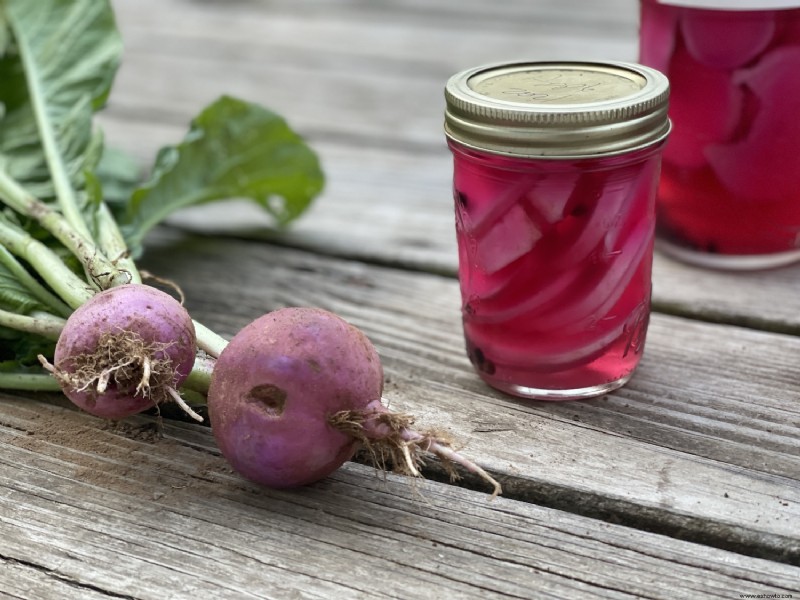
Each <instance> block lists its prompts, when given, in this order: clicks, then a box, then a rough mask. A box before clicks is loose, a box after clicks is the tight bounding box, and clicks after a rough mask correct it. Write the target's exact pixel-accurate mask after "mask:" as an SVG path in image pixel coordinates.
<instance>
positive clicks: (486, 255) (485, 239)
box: [475, 205, 542, 273]
mask: <svg viewBox="0 0 800 600" xmlns="http://www.w3.org/2000/svg"><path fill="white" fill-rule="evenodd" d="M541 237H542V233H541V231H539V230H538V229H537V228H536V225H534V224H533V222H531V220H530V219H529V218H528V216H527V215H526V214H525V210H524V209H523V208H522V207H521V206H520V205H514V206H512V207H511V208H510V209H508V211H507V212H506V213H505V214H504V215H503V216H502V217H501V218H500V219H499V220H498V221H496V222H495V223H494V225H493V226H492V228H491V229H490V230H489V231H488V232H487V233H485V234H484V235H482V236H481V237H480V239H478V240H476V241H477V243H476V250H475V261H476V265H477V267H478V268H479V269H481V270H483V271H484V272H486V273H494V272H496V271H499V270H500V269H502V268H503V267H506V266H508V265H510V264H511V263H512V262H514V261H515V260H517V259H518V258H520V257H521V256H524V255H525V254H527V253H528V252H530V251H531V249H532V248H533V246H534V245H535V244H536V242H537V241H538V240H539V239H540V238H541Z"/></svg>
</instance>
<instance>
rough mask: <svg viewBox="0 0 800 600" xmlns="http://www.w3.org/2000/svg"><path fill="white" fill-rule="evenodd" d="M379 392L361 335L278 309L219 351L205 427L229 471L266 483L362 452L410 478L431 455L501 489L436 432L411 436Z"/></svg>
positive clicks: (322, 318) (305, 475)
mask: <svg viewBox="0 0 800 600" xmlns="http://www.w3.org/2000/svg"><path fill="white" fill-rule="evenodd" d="M382 391H383V368H382V366H381V362H380V358H379V356H378V353H377V351H376V350H375V348H374V346H373V345H372V343H371V342H370V341H369V339H368V338H367V337H366V336H365V335H364V334H363V333H362V332H361V331H360V330H358V329H357V328H356V327H354V326H353V325H351V324H350V323H348V322H347V321H345V320H344V319H342V318H340V317H338V316H337V315H335V314H333V313H330V312H328V311H325V310H321V309H315V308H284V309H280V310H276V311H273V312H271V313H268V314H266V315H264V316H262V317H260V318H259V319H256V320H255V321H253V322H252V323H250V324H249V325H247V326H246V327H244V328H243V329H242V330H241V331H240V332H239V333H237V334H236V335H235V336H234V337H233V339H232V340H231V341H230V343H229V344H228V346H227V347H226V348H225V349H224V350H223V351H222V353H221V354H220V356H219V359H218V360H217V364H216V366H215V367H214V372H213V374H212V377H211V386H210V388H209V392H208V408H209V414H210V419H211V430H212V432H213V434H214V438H215V439H216V441H217V444H218V445H219V447H220V450H221V451H222V454H223V456H224V457H225V458H226V459H227V460H228V462H229V463H230V464H231V466H232V467H233V468H234V469H235V470H236V471H237V472H239V473H240V474H241V475H243V476H244V477H246V478H248V479H250V480H252V481H255V482H257V483H259V484H262V485H265V486H268V487H273V488H289V487H296V486H302V485H307V484H310V483H313V482H315V481H318V480H320V479H322V478H324V477H326V476H328V475H329V474H331V473H333V472H334V471H335V470H336V469H338V468H339V467H340V466H341V465H342V464H343V463H344V462H345V461H347V460H348V459H350V458H351V457H352V456H353V454H354V453H355V451H356V449H357V448H358V447H359V446H364V447H366V449H368V450H370V451H371V452H372V453H373V455H374V456H376V457H378V458H379V459H380V458H381V457H386V456H388V457H389V458H390V459H391V461H392V462H393V464H394V466H395V468H396V469H397V470H399V471H400V472H404V473H407V474H411V475H419V472H418V460H419V459H418V455H420V454H421V453H424V452H429V453H432V454H435V455H437V456H439V457H440V458H441V459H442V461H443V463H444V464H445V466H448V465H449V466H451V468H452V463H459V464H461V465H462V466H464V467H466V468H467V469H469V470H470V471H472V472H474V473H477V474H478V475H480V476H481V477H483V478H484V479H485V480H486V481H488V482H489V483H491V485H492V486H493V488H494V493H495V494H498V493H500V486H499V485H498V484H497V482H496V481H494V479H492V478H491V477H490V476H489V475H488V474H487V473H486V472H485V471H483V469H481V468H480V467H478V466H476V465H474V464H472V463H471V462H469V461H468V460H466V459H464V458H463V457H461V456H460V455H458V454H457V453H455V452H454V451H453V450H452V449H451V448H450V446H449V444H448V441H447V440H445V439H443V438H442V437H441V436H440V434H437V433H435V432H431V433H418V432H416V431H413V430H412V429H411V428H410V427H411V424H412V422H413V419H412V418H411V417H410V416H409V415H405V414H398V413H392V412H390V411H389V410H388V409H387V408H386V407H385V406H384V405H383V404H382V403H381V393H382ZM379 462H381V461H380V460H379Z"/></svg>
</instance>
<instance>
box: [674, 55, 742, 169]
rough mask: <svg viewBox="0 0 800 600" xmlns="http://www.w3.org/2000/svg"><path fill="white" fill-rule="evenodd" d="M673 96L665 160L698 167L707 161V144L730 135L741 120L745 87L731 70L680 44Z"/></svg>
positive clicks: (675, 60) (675, 67)
mask: <svg viewBox="0 0 800 600" xmlns="http://www.w3.org/2000/svg"><path fill="white" fill-rule="evenodd" d="M669 77H670V82H671V84H672V87H673V89H674V90H677V91H676V93H674V94H672V96H671V98H670V118H672V120H673V123H674V128H673V130H672V133H671V134H670V139H669V142H668V143H667V147H666V149H665V150H664V160H665V161H667V162H670V163H672V164H675V165H678V166H682V167H687V168H698V167H702V166H704V165H705V164H706V156H705V149H706V146H707V145H708V144H711V143H715V142H724V141H728V140H729V139H731V137H732V136H733V133H734V132H735V131H736V128H737V126H738V124H739V119H740V116H741V112H742V107H743V105H744V91H743V90H742V88H741V87H739V86H737V85H735V84H734V83H733V81H732V80H731V76H730V74H729V73H726V72H725V71H718V70H716V69H711V68H709V67H706V66H704V65H702V64H699V63H698V62H696V61H695V60H694V59H693V58H692V57H691V56H690V55H689V53H688V52H687V51H686V50H685V49H684V48H680V49H678V51H677V52H676V53H675V55H674V56H673V57H672V63H671V65H670V70H669Z"/></svg>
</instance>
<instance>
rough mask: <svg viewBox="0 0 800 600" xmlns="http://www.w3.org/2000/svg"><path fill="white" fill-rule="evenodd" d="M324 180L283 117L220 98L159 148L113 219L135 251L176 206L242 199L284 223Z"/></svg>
mask: <svg viewBox="0 0 800 600" xmlns="http://www.w3.org/2000/svg"><path fill="white" fill-rule="evenodd" d="M322 186H323V175H322V171H321V169H320V164H319V159H318V158H317V156H316V154H315V153H314V152H313V151H312V150H311V149H310V148H309V147H308V146H307V145H306V143H305V142H304V141H303V140H302V138H300V136H299V135H297V134H296V133H295V132H294V131H293V130H292V129H291V128H290V127H289V126H288V125H287V124H286V122H285V121H284V120H283V119H282V118H281V117H279V116H278V115H276V114H275V113H273V112H271V111H269V110H267V109H265V108H263V107H260V106H258V105H256V104H252V103H249V102H245V101H243V100H238V99H236V98H232V97H229V96H223V97H221V98H220V99H219V100H217V101H216V102H214V103H212V104H211V105H210V106H208V107H207V108H206V109H205V110H203V112H202V113H201V114H200V115H199V116H198V117H197V118H195V119H194V120H193V121H192V124H191V128H190V130H189V133H188V134H187V135H186V137H185V138H184V140H183V142H182V143H181V144H179V145H177V146H169V147H166V148H163V149H162V150H161V151H160V152H159V154H158V157H157V158H156V164H155V167H154V169H153V172H152V176H151V178H150V180H149V181H148V182H147V183H146V184H145V185H143V186H142V187H141V188H139V189H137V190H136V191H135V192H134V194H133V197H132V199H131V203H130V205H129V207H128V210H127V212H126V213H125V214H124V215H120V216H119V220H120V222H121V226H122V230H123V232H124V233H125V235H126V238H127V239H128V243H129V245H130V247H131V249H132V250H134V251H137V250H138V249H139V248H140V245H141V242H142V239H143V238H144V235H145V234H146V233H147V232H148V231H149V230H150V229H151V228H152V227H153V226H155V225H156V224H158V223H159V222H160V221H162V220H163V219H164V218H165V217H166V216H167V215H169V214H171V213H172V212H173V211H175V210H177V209H179V208H184V207H187V206H192V205H196V204H202V203H205V202H211V201H213V200H224V199H230V198H247V199H250V200H253V201H255V202H257V203H258V204H260V205H261V206H263V207H264V208H265V209H266V210H267V211H268V212H269V213H270V214H271V215H272V216H273V217H274V218H275V221H276V224H277V225H278V226H284V225H286V224H287V223H289V222H290V221H291V220H292V219H294V218H296V217H297V216H299V215H300V214H301V213H302V212H303V211H304V210H305V209H306V208H307V207H308V205H309V204H310V203H311V201H312V200H313V198H314V197H315V196H316V195H317V194H319V192H320V191H321V190H322Z"/></svg>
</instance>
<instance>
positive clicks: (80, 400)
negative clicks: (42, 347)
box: [40, 284, 196, 419]
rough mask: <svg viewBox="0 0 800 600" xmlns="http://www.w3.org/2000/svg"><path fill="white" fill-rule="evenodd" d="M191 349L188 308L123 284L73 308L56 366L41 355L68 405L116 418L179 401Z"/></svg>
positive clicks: (190, 362)
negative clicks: (166, 402)
mask: <svg viewBox="0 0 800 600" xmlns="http://www.w3.org/2000/svg"><path fill="white" fill-rule="evenodd" d="M195 353H196V345H195V331H194V326H193V324H192V319H191V317H190V316H189V313H188V312H186V309H184V308H183V306H182V305H181V304H180V303H179V302H178V301H176V300H175V299H173V298H172V297H171V296H169V295H168V294H165V293H164V292H161V291H159V290H157V289H155V288H152V287H150V286H146V285H138V284H128V285H122V286H119V287H114V288H111V289H108V290H106V291H104V292H100V293H98V294H96V295H95V296H93V297H92V298H91V299H90V300H89V301H87V302H86V303H85V304H83V305H82V306H81V307H79V308H78V309H77V310H76V311H75V312H74V313H72V315H71V316H70V317H69V318H68V319H67V322H66V324H65V325H64V329H63V331H62V332H61V336H60V337H59V340H58V343H57V345H56V349H55V354H54V365H50V364H49V363H48V362H47V361H46V359H45V358H44V357H40V361H42V364H43V365H44V366H45V367H46V368H48V369H49V370H50V371H51V372H52V373H53V375H54V376H55V377H56V379H57V380H58V381H59V383H60V385H61V388H62V390H63V392H64V394H65V395H66V396H67V397H68V398H69V399H70V400H71V401H72V402H73V403H74V404H76V405H77V406H79V407H80V408H82V409H83V410H85V411H87V412H89V413H91V414H93V415H96V416H98V417H105V418H108V419H121V418H123V417H127V416H130V415H133V414H136V413H139V412H142V411H143V410H146V409H148V408H151V407H153V406H155V405H157V404H160V403H161V402H165V401H168V400H176V401H178V402H179V403H181V402H182V401H181V400H180V396H179V395H178V393H177V391H176V390H177V388H178V387H179V386H180V385H181V384H182V383H183V382H184V380H185V379H186V377H187V376H188V375H189V373H190V372H191V370H192V366H193V364H194V360H195ZM184 409H185V410H186V407H184ZM189 412H190V414H193V413H192V412H191V411H189Z"/></svg>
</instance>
